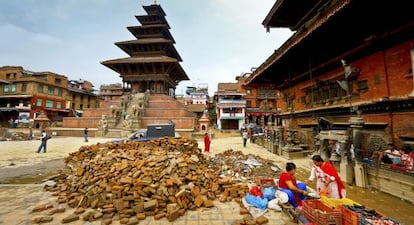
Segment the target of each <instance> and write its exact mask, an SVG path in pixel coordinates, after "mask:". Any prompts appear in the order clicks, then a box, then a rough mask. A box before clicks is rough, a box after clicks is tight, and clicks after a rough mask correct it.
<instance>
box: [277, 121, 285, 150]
mask: <svg viewBox="0 0 414 225" xmlns="http://www.w3.org/2000/svg"><path fill="white" fill-rule="evenodd" d="M283 132H284V128H283V127H276V144H277V154H278V155H280V156H281V155H282V147H283Z"/></svg>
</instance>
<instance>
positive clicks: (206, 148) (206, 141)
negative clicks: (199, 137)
mask: <svg viewBox="0 0 414 225" xmlns="http://www.w3.org/2000/svg"><path fill="white" fill-rule="evenodd" d="M210 143H211V140H210V137H209V136H208V133H207V132H206V133H205V134H204V151H205V152H207V153H209V152H210Z"/></svg>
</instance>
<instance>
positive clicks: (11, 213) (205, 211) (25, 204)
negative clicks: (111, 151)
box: [0, 137, 309, 225]
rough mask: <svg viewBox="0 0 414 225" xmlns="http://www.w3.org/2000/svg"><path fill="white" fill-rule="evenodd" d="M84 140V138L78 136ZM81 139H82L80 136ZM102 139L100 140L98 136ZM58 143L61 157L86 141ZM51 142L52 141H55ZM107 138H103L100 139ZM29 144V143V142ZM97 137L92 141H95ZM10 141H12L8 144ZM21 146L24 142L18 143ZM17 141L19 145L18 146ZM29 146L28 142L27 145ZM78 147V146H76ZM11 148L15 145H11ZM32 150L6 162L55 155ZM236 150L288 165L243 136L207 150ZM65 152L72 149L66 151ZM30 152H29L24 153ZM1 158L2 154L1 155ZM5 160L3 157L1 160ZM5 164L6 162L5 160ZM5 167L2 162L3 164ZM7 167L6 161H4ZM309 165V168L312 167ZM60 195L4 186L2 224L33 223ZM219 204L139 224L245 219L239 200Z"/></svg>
mask: <svg viewBox="0 0 414 225" xmlns="http://www.w3.org/2000/svg"><path fill="white" fill-rule="evenodd" d="M78 139H80V138H78ZM80 140H81V139H80ZM97 140H98V139H97ZM52 141H53V142H54V144H53V145H52V144H50V147H49V150H48V151H49V152H50V155H52V154H54V155H55V156H56V157H61V156H62V155H65V154H67V153H69V152H73V151H76V150H77V149H78V148H79V146H81V145H83V144H85V143H82V142H80V141H79V140H77V139H73V140H72V139H70V138H54V139H52ZM52 141H51V143H52ZM99 141H101V142H102V141H103V140H99ZM28 143H29V142H28ZM93 143H95V142H94V139H91V141H90V142H89V143H88V144H93ZM5 144H10V143H5ZM17 144H18V145H21V143H17ZM17 144H16V145H17ZM37 144H38V142H35V143H33V144H32V145H34V146H37ZM26 145H27V144H26ZM67 145H69V146H73V147H74V148H73V150H71V151H70V149H69V150H68V149H66V148H65V146H66V147H67ZM75 147H76V148H75ZM9 148H12V147H10V146H9ZM29 148H30V151H28V152H24V151H23V152H21V154H23V155H21V154H17V153H16V156H15V157H16V159H13V158H12V157H11V156H10V154H9V156H8V157H9V158H8V159H7V160H6V162H13V163H14V164H15V165H19V164H20V162H23V163H24V164H25V165H26V164H30V161H32V160H31V158H33V159H35V160H34V161H36V162H38V161H41V160H46V159H48V160H50V159H51V158H53V157H54V156H51V157H48V156H49V153H46V154H43V155H39V154H37V155H36V153H34V151H33V150H32V148H33V146H32V147H29ZM199 148H201V149H204V144H203V143H202V140H199ZM229 149H233V150H241V151H243V153H244V154H255V155H259V156H261V157H263V158H267V159H270V160H274V161H275V162H277V163H278V164H279V166H280V167H281V168H284V164H285V162H286V161H287V160H286V159H284V158H281V157H279V156H276V155H274V154H272V153H270V152H268V151H267V150H266V149H265V148H263V147H260V146H257V145H255V144H251V143H248V144H247V146H246V147H245V148H244V147H243V146H242V139H241V137H226V138H214V139H212V143H211V152H210V153H205V154H206V155H207V157H208V155H209V154H211V155H214V154H217V153H220V152H224V151H226V150H229ZM13 151H15V152H19V151H21V150H19V149H17V150H14V149H8V152H13ZM62 151H68V152H66V153H63V152H62ZM24 154H26V155H24ZM0 158H1V156H0ZM0 162H1V159H0ZM3 163H5V161H3ZM295 163H296V164H297V165H298V166H303V167H307V165H309V159H301V160H295ZM0 166H1V165H0ZM3 166H4V164H3ZM308 168H309V167H308ZM55 200H56V197H54V196H52V195H51V193H49V192H46V191H43V184H25V185H0V202H1V203H2V207H1V208H0V224H5V225H9V224H19V225H20V224H21V225H24V224H33V223H32V222H31V221H32V220H33V219H34V218H36V217H39V216H47V214H48V212H50V210H51V209H49V210H45V211H41V212H36V213H32V212H31V210H32V209H33V208H34V207H35V206H39V205H42V204H52V205H54V207H55V208H56V207H58V204H57V202H56V201H55ZM214 204H215V206H214V207H213V208H201V209H198V210H195V211H188V212H187V213H186V214H185V215H184V216H182V217H179V218H178V219H177V220H176V221H174V222H172V223H170V222H168V220H166V219H165V218H164V219H160V220H155V219H154V218H153V217H149V218H147V219H146V220H143V221H140V222H139V224H151V225H158V224H159V225H161V224H176V225H181V224H182V225H184V224H188V225H204V224H205V225H207V224H208V225H211V224H223V225H230V224H232V223H233V222H234V221H235V220H240V219H242V218H243V215H240V207H239V205H238V204H237V203H236V202H226V203H221V202H219V201H214ZM63 207H65V208H66V211H65V212H64V213H61V214H55V215H53V221H51V222H49V223H46V224H61V220H62V218H64V217H66V216H68V215H70V214H71V213H73V211H74V209H72V208H70V207H68V206H63ZM264 216H266V217H267V218H268V219H269V223H267V224H271V225H290V224H295V223H292V222H291V221H290V219H289V217H288V216H287V215H286V214H284V213H282V212H275V211H273V210H270V211H268V212H266V213H265V215H264ZM68 224H74V225H75V224H76V225H81V224H82V225H84V224H91V225H92V224H101V222H100V221H99V222H84V221H82V219H81V220H78V221H74V222H71V223H68ZM112 224H120V223H119V221H118V220H115V219H114V222H113V223H112Z"/></svg>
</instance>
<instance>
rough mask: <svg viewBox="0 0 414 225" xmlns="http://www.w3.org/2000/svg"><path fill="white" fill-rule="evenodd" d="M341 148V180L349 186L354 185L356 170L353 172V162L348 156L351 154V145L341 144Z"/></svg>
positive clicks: (345, 142) (343, 142)
mask: <svg viewBox="0 0 414 225" xmlns="http://www.w3.org/2000/svg"><path fill="white" fill-rule="evenodd" d="M340 146H341V163H340V171H341V172H340V174H341V179H342V180H343V181H345V182H346V183H347V184H351V183H353V180H354V170H353V166H354V165H353V162H352V161H350V160H349V158H348V156H349V154H347V153H348V152H349V143H347V140H346V141H342V142H340Z"/></svg>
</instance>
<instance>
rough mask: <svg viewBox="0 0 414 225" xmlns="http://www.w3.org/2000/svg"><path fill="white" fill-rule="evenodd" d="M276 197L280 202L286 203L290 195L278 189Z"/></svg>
mask: <svg viewBox="0 0 414 225" xmlns="http://www.w3.org/2000/svg"><path fill="white" fill-rule="evenodd" d="M276 198H277V199H278V200H279V202H280V203H286V202H288V201H289V196H288V195H287V194H286V193H285V192H283V191H281V190H277V191H276Z"/></svg>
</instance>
